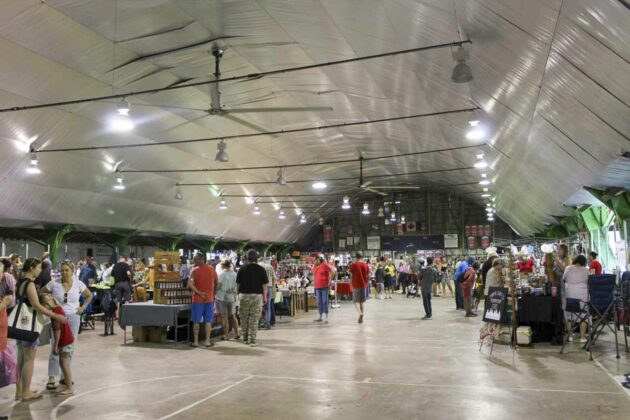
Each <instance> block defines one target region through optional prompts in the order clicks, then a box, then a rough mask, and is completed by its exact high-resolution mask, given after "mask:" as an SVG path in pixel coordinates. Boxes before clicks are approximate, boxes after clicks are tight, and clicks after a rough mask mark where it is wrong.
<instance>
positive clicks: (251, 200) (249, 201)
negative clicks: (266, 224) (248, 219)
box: [245, 196, 256, 204]
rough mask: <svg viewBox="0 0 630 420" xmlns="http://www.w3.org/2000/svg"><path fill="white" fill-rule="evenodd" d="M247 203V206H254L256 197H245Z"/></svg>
mask: <svg viewBox="0 0 630 420" xmlns="http://www.w3.org/2000/svg"><path fill="white" fill-rule="evenodd" d="M245 202H246V203H247V204H254V203H255V202H256V199H255V198H254V197H249V196H247V197H245Z"/></svg>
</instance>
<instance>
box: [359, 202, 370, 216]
mask: <svg viewBox="0 0 630 420" xmlns="http://www.w3.org/2000/svg"><path fill="white" fill-rule="evenodd" d="M361 214H362V215H364V216H367V215H368V214H370V209H369V207H368V203H363V210H362V211H361Z"/></svg>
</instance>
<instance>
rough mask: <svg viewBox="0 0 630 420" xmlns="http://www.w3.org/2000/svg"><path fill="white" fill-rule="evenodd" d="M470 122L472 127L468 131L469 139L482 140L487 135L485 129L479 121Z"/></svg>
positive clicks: (467, 136)
mask: <svg viewBox="0 0 630 420" xmlns="http://www.w3.org/2000/svg"><path fill="white" fill-rule="evenodd" d="M468 124H469V125H470V129H469V130H468V132H467V133H466V138H467V139H468V140H481V139H483V138H484V137H485V136H486V133H485V131H484V130H483V128H482V127H481V126H480V125H479V121H477V120H474V121H469V122H468Z"/></svg>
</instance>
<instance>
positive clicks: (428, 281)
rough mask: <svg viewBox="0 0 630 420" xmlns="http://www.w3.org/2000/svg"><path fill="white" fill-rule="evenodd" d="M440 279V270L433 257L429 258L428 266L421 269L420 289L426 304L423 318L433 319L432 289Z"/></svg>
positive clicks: (423, 302)
mask: <svg viewBox="0 0 630 420" xmlns="http://www.w3.org/2000/svg"><path fill="white" fill-rule="evenodd" d="M437 279H438V272H437V270H436V269H435V266H434V265H433V257H428V258H427V266H426V267H425V268H423V269H422V271H421V278H420V290H421V292H422V306H424V314H425V315H424V317H423V318H422V319H425V320H426V319H431V318H432V317H433V308H432V307H431V289H432V288H433V284H434V283H435V282H436V281H437Z"/></svg>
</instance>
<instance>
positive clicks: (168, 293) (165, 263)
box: [153, 251, 192, 305]
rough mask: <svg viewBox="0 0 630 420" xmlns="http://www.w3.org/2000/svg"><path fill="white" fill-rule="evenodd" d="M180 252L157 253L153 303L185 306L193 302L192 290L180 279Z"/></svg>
mask: <svg viewBox="0 0 630 420" xmlns="http://www.w3.org/2000/svg"><path fill="white" fill-rule="evenodd" d="M179 258H180V257H179V252H176V251H175V252H169V251H156V252H155V272H154V273H155V275H154V279H153V291H154V292H153V303H158V304H161V305H184V304H189V303H191V302H192V295H191V291H190V289H188V288H187V287H184V286H183V284H182V282H181V280H180V278H179Z"/></svg>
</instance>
